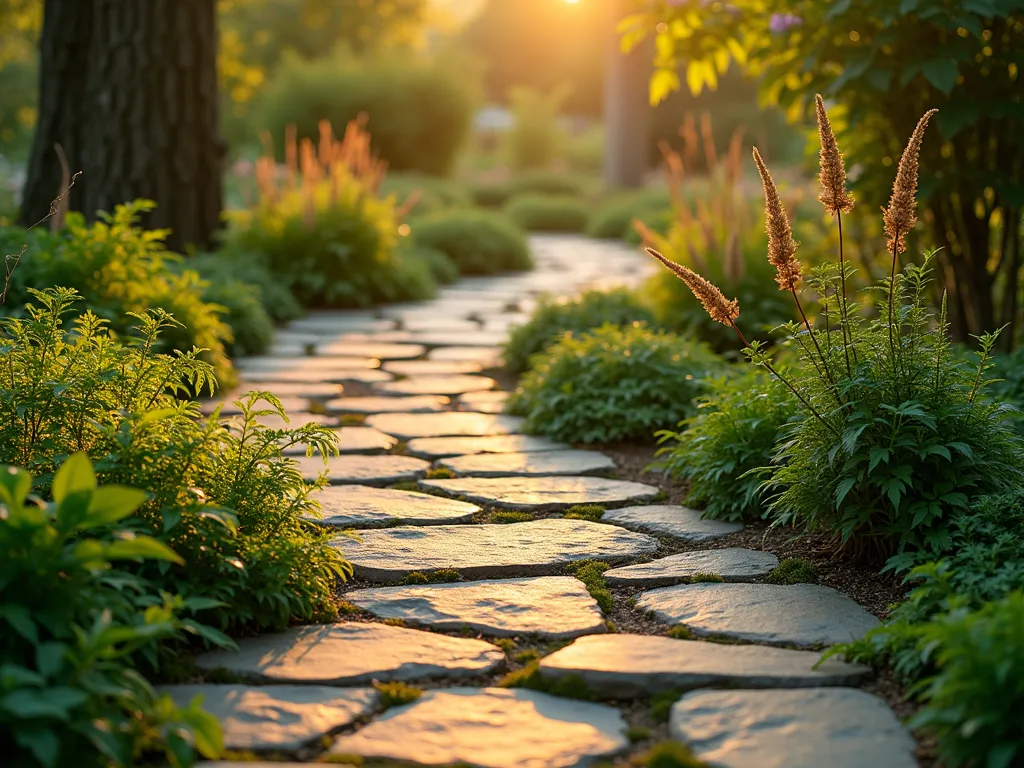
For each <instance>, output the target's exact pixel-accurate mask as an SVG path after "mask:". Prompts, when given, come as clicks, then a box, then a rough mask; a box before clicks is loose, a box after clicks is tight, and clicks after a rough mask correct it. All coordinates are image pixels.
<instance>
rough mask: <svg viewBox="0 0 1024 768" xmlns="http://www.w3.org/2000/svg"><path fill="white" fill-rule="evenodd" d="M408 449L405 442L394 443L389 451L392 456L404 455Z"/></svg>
mask: <svg viewBox="0 0 1024 768" xmlns="http://www.w3.org/2000/svg"><path fill="white" fill-rule="evenodd" d="M408 450H409V444H408V443H406V442H400V443H395V445H394V446H393V447H392V448H391V450H390V451H389V453H391V455H392V456H404V455H405V452H406V451H408Z"/></svg>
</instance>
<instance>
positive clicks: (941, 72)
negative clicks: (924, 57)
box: [921, 59, 960, 94]
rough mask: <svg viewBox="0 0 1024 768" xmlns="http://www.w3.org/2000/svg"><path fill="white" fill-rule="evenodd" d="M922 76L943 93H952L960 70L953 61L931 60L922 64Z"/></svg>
mask: <svg viewBox="0 0 1024 768" xmlns="http://www.w3.org/2000/svg"><path fill="white" fill-rule="evenodd" d="M921 74H923V75H924V77H925V80H927V81H928V82H929V83H931V84H932V85H933V86H934V87H935V88H936V89H937V90H939V91H941V92H942V93H947V94H948V93H950V92H951V91H952V90H953V88H955V87H956V81H957V78H958V77H959V76H960V69H959V68H958V67H957V63H956V61H955V60H953V59H929V60H928V61H926V62H923V63H922V64H921Z"/></svg>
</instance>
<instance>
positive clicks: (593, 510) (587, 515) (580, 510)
mask: <svg viewBox="0 0 1024 768" xmlns="http://www.w3.org/2000/svg"><path fill="white" fill-rule="evenodd" d="M603 516H604V507H602V506H601V505H600V504H575V505H573V506H571V507H569V509H567V510H566V512H565V517H566V518H567V519H569V520H589V521H590V522H592V523H597V522H600V520H601V518H602V517H603Z"/></svg>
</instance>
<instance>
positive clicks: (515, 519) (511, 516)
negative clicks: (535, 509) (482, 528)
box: [491, 512, 533, 524]
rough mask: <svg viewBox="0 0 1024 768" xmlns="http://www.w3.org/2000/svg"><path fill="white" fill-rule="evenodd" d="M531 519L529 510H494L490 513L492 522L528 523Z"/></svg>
mask: <svg viewBox="0 0 1024 768" xmlns="http://www.w3.org/2000/svg"><path fill="white" fill-rule="evenodd" d="M531 520H533V515H531V514H530V513H529V512H494V513H493V514H491V522H492V523H500V524H505V523H528V522H530V521H531Z"/></svg>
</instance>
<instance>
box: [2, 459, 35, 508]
mask: <svg viewBox="0 0 1024 768" xmlns="http://www.w3.org/2000/svg"><path fill="white" fill-rule="evenodd" d="M31 490H32V475H30V474H29V473H28V472H26V471H25V470H23V469H18V468H17V467H9V466H0V503H4V504H7V505H9V506H21V505H22V504H24V503H25V499H27V498H28V494H29V492H30V491H31Z"/></svg>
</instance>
